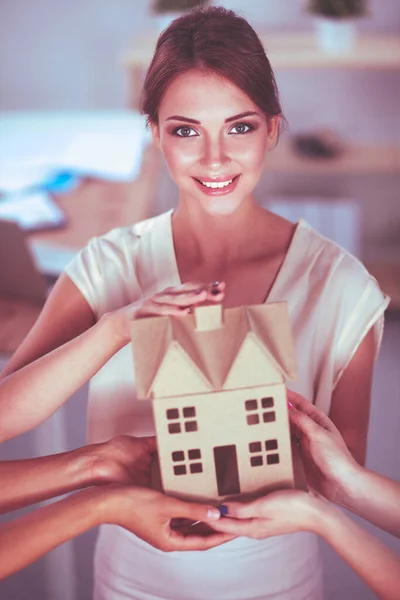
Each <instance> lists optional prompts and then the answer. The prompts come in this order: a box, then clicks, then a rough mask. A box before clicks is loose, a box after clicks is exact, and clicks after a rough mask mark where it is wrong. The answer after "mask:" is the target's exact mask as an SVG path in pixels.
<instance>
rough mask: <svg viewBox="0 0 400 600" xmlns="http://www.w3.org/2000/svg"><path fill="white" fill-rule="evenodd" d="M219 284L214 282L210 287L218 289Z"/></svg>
mask: <svg viewBox="0 0 400 600" xmlns="http://www.w3.org/2000/svg"><path fill="white" fill-rule="evenodd" d="M220 283H221V282H220V281H214V283H212V284H211V287H218V286H219V284H220Z"/></svg>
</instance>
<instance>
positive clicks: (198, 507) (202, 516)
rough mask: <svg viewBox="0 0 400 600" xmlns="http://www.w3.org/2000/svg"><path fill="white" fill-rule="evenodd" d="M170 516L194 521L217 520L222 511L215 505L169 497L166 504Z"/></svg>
mask: <svg viewBox="0 0 400 600" xmlns="http://www.w3.org/2000/svg"><path fill="white" fill-rule="evenodd" d="M165 510H166V511H167V513H168V517H169V518H175V517H180V518H185V519H191V520H192V521H201V522H204V523H206V522H208V521H216V520H218V519H219V518H220V516H221V513H220V511H219V510H218V508H216V507H215V506H207V505H206V504H199V503H197V502H182V501H181V500H177V499H176V498H168V502H167V504H166V506H165Z"/></svg>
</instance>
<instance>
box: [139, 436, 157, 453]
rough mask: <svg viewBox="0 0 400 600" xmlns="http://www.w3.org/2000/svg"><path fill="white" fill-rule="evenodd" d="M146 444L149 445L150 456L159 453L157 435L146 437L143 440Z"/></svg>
mask: <svg viewBox="0 0 400 600" xmlns="http://www.w3.org/2000/svg"><path fill="white" fill-rule="evenodd" d="M142 439H143V441H144V442H145V444H146V445H147V448H148V451H149V452H150V454H154V452H157V437H156V436H155V435H152V436H146V437H143V438H142Z"/></svg>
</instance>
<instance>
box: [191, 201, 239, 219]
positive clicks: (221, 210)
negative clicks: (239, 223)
mask: <svg viewBox="0 0 400 600" xmlns="http://www.w3.org/2000/svg"><path fill="white" fill-rule="evenodd" d="M201 205H202V208H203V210H204V211H205V212H206V213H208V214H209V215H215V216H218V215H220V216H224V215H226V216H228V215H232V214H233V213H234V212H236V211H237V210H238V208H239V207H240V206H241V205H242V202H240V201H233V200H229V198H228V197H226V196H225V197H224V198H219V199H213V200H211V201H209V202H204V201H203V202H202V203H201Z"/></svg>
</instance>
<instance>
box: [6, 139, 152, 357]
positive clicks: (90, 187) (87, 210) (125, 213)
mask: <svg viewBox="0 0 400 600" xmlns="http://www.w3.org/2000/svg"><path fill="white" fill-rule="evenodd" d="M160 174H161V154H160V152H159V150H158V149H157V148H156V147H155V146H154V145H149V146H148V147H147V148H146V149H145V151H144V156H143V162H142V168H141V172H140V175H139V177H138V178H137V179H135V180H134V181H129V182H127V183H113V182H105V181H98V180H86V181H84V182H83V183H82V184H81V185H80V186H79V187H78V188H77V189H76V190H74V191H73V192H70V193H68V194H65V195H62V196H57V198H56V200H57V203H58V204H59V205H60V207H61V208H62V210H63V211H64V213H65V215H66V217H67V221H68V223H67V225H66V227H64V228H62V229H54V230H48V231H43V232H40V233H35V234H32V235H31V236H30V240H31V241H33V242H34V243H35V242H40V243H41V244H49V246H52V247H54V246H55V245H56V246H58V247H63V248H69V249H72V250H79V249H80V248H83V247H84V246H85V245H86V244H87V242H88V241H89V240H90V238H92V237H93V236H98V235H103V234H104V233H106V232H107V231H109V230H110V229H113V228H115V227H121V226H124V225H130V224H133V223H137V222H139V221H142V220H143V219H147V218H148V217H151V216H153V215H154V214H155V212H156V195H157V191H158V184H159V176H160ZM40 311H41V307H40V306H34V305H32V304H27V303H25V302H21V301H16V300H11V299H7V298H0V353H4V354H12V353H13V352H14V351H15V350H16V349H17V348H18V346H19V345H20V344H21V342H22V340H23V339H24V338H25V336H26V335H27V333H28V332H29V330H30V329H31V327H32V325H33V324H34V322H35V321H36V319H37V317H38V315H39V313H40Z"/></svg>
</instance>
